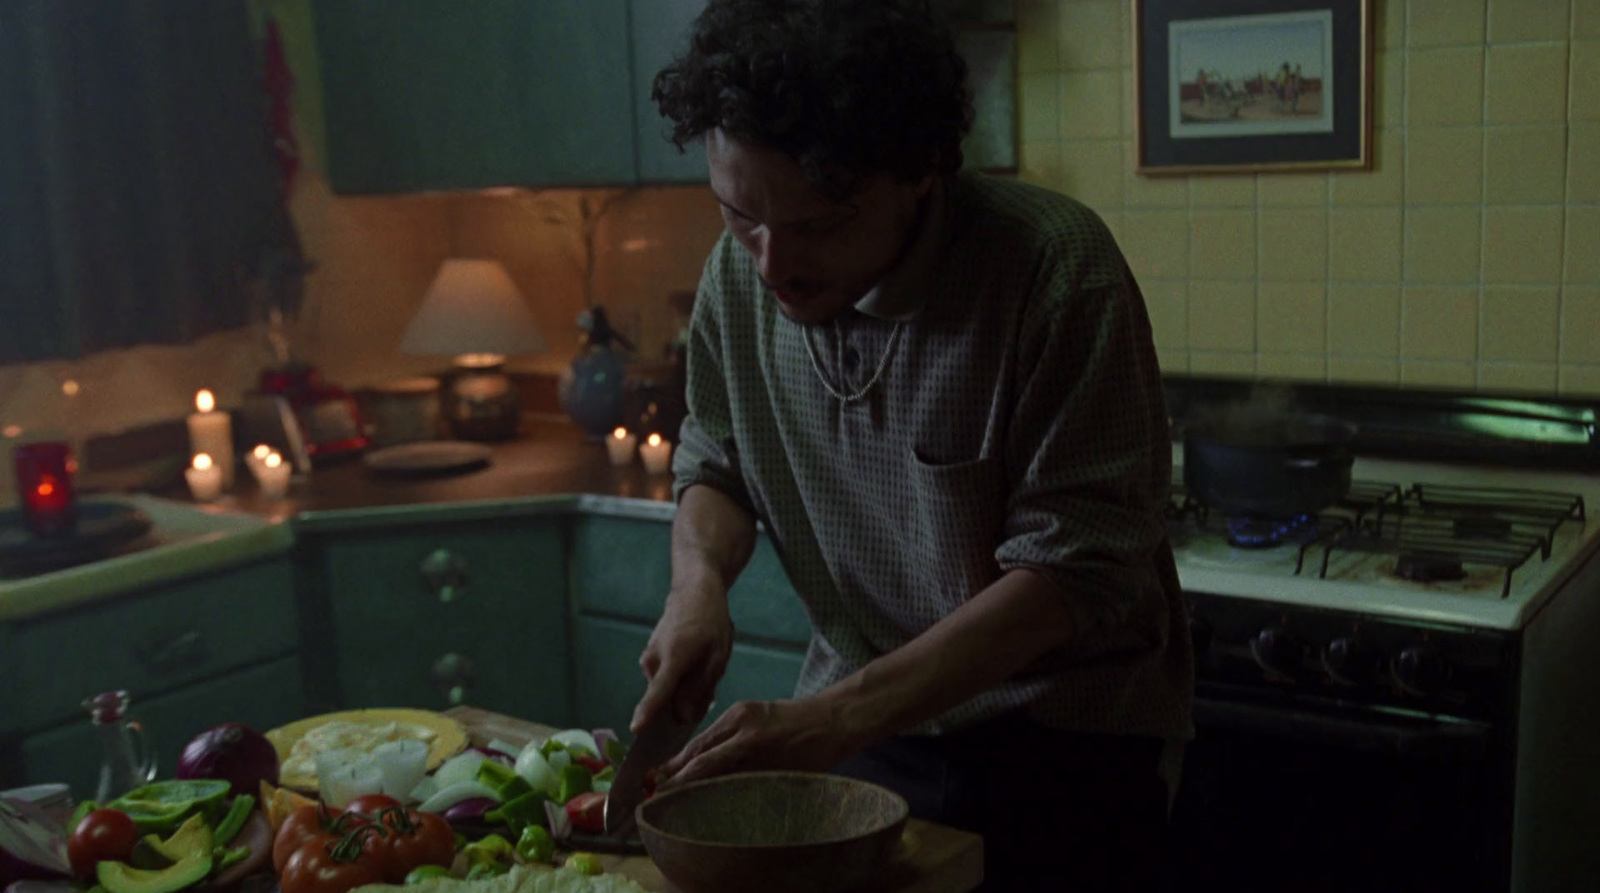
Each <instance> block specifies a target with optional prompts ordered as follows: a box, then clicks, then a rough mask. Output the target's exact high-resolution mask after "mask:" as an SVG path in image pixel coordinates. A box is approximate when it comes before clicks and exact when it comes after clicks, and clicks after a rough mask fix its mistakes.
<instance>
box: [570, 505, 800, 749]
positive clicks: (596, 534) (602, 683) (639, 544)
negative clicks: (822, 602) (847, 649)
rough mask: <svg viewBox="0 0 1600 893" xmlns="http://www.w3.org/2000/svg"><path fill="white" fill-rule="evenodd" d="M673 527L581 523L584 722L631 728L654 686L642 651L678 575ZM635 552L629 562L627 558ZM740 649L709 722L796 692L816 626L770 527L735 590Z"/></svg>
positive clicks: (579, 638)
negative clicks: (643, 668)
mask: <svg viewBox="0 0 1600 893" xmlns="http://www.w3.org/2000/svg"><path fill="white" fill-rule="evenodd" d="M670 542H671V525H670V524H669V523H665V522H662V521H652V520H643V519H635V518H622V517H610V516H604V515H595V514H589V515H583V516H580V517H579V518H578V519H577V521H576V523H575V525H574V528H573V543H572V567H571V573H572V577H573V590H574V601H575V605H576V608H577V612H578V613H577V617H576V620H575V625H574V643H573V647H574V650H575V654H574V674H575V676H574V685H575V697H574V702H575V709H576V711H577V713H576V722H577V725H580V726H584V727H595V728H606V727H610V728H617V729H622V728H625V727H626V726H627V723H628V720H629V718H630V717H631V716H632V715H633V708H634V705H635V704H637V703H638V700H639V697H640V695H642V694H643V693H644V677H643V675H642V674H641V673H640V671H639V655H640V654H641V653H642V652H643V651H644V646H645V644H646V643H647V642H648V641H649V640H650V631H651V629H652V628H653V627H654V625H655V622H656V620H657V619H658V618H659V617H660V616H661V607H662V604H663V602H664V601H665V599H666V594H667V587H668V584H669V582H670V579H671V577H670V574H671V558H670V554H669V547H670ZM619 556H627V558H626V560H618V559H619ZM729 608H730V611H731V613H732V615H733V623H734V635H735V641H734V647H733V654H732V656H731V657H730V659H729V661H728V670H727V673H726V674H724V676H723V679H722V683H721V684H720V685H719V686H718V688H717V696H716V705H715V707H714V709H713V712H712V715H711V716H709V717H707V721H708V722H709V721H710V720H711V719H714V718H715V717H716V716H717V715H719V714H720V713H721V712H722V711H723V710H726V709H727V708H728V707H731V706H732V705H733V704H734V703H736V702H738V701H741V700H772V699H776V698H787V697H790V696H791V695H793V694H794V685H795V681H796V680H797V679H798V678H799V676H800V666H801V663H802V662H803V660H804V654H805V647H806V645H807V643H808V642H809V641H810V637H811V626H810V622H809V620H808V619H807V618H806V614H805V611H804V609H803V608H802V606H801V604H800V600H799V598H798V597H797V596H796V595H795V592H794V589H793V588H792V587H791V586H790V585H789V582H788V579H787V578H786V577H785V576H784V573H783V567H782V564H781V563H780V562H779V561H778V557H777V554H776V552H775V551H774V550H773V548H772V544H771V542H770V541H769V540H768V539H767V537H766V535H765V534H762V535H761V536H760V538H759V539H758V540H757V544H756V550H755V552H754V554H753V555H752V557H751V560H750V564H749V565H748V566H747V567H746V568H745V570H744V572H743V573H742V574H741V575H740V576H739V579H738V581H737V582H735V584H734V587H733V589H732V591H731V592H730V593H729Z"/></svg>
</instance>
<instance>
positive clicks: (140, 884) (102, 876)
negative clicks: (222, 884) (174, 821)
mask: <svg viewBox="0 0 1600 893" xmlns="http://www.w3.org/2000/svg"><path fill="white" fill-rule="evenodd" d="M210 873H211V854H210V853H207V854H205V855H204V856H185V857H184V858H182V859H180V860H178V861H177V862H174V863H173V864H172V866H171V867H170V868H160V869H156V870H154V871H147V870H145V869H142V868H134V867H133V866H131V865H128V864H126V863H123V862H101V863H100V864H99V865H97V866H95V878H96V880H98V881H99V882H100V886H102V887H105V888H106V893H175V891H177V890H182V889H183V888H184V887H187V886H189V885H190V884H197V883H199V882H200V881H202V880H205V877H206V875H208V874H210Z"/></svg>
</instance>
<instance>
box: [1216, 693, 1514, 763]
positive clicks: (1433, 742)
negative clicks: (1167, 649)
mask: <svg viewBox="0 0 1600 893" xmlns="http://www.w3.org/2000/svg"><path fill="white" fill-rule="evenodd" d="M1194 719H1195V724H1196V725H1197V726H1199V733H1198V734H1199V735H1201V736H1204V735H1205V728H1206V727H1207V726H1212V727H1217V728H1225V729H1234V730H1242V731H1249V732H1256V733H1263V734H1268V735H1273V736H1275V737H1280V738H1286V739H1290V740H1296V741H1307V742H1311V743H1315V744H1319V745H1324V746H1330V747H1339V748H1343V749H1346V750H1355V751H1360V752H1364V753H1380V754H1393V755H1398V756H1404V757H1426V756H1435V755H1440V754H1445V753H1451V754H1460V753H1462V752H1463V751H1466V752H1469V753H1470V752H1479V751H1481V750H1482V749H1483V748H1485V747H1486V746H1487V744H1488V741H1489V738H1490V732H1491V729H1490V726H1489V725H1488V724H1487V723H1481V722H1473V721H1468V720H1426V719H1408V718H1405V717H1382V716H1373V715H1362V716H1356V715H1349V716H1336V715H1330V714H1327V713H1317V712H1312V711H1309V710H1301V709H1296V708H1293V707H1289V706H1287V705H1272V706H1267V705H1263V704H1249V703H1242V702H1239V701H1223V700H1216V699H1214V698H1207V697H1204V696H1197V697H1196V698H1195V700H1194Z"/></svg>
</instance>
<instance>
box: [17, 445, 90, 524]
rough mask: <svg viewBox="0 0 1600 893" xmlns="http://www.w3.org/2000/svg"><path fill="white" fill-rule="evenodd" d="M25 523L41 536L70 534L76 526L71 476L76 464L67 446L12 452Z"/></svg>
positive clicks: (44, 446) (70, 449) (24, 448)
mask: <svg viewBox="0 0 1600 893" xmlns="http://www.w3.org/2000/svg"><path fill="white" fill-rule="evenodd" d="M11 457H12V463H13V466H14V468H15V471H16V479H17V494H18V495H19V496H20V497H21V499H22V517H23V522H24V523H25V524H26V525H27V527H28V529H29V530H30V531H32V532H33V533H34V534H36V535H38V536H56V535H59V534H67V533H71V532H72V530H73V529H74V527H75V525H76V524H77V508H76V503H77V499H76V497H75V495H74V494H73V489H72V475H73V472H75V471H76V470H77V464H78V463H77V460H76V459H74V458H73V456H72V448H71V447H69V446H67V445H66V444H64V443H30V444H23V445H21V446H18V447H15V448H14V449H13V450H12V451H11Z"/></svg>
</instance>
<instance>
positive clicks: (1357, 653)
mask: <svg viewBox="0 0 1600 893" xmlns="http://www.w3.org/2000/svg"><path fill="white" fill-rule="evenodd" d="M1322 669H1323V670H1325V671H1326V672H1327V674H1328V676H1330V677H1331V678H1332V679H1333V680H1334V681H1336V682H1342V683H1344V684H1345V685H1371V684H1372V683H1374V682H1377V681H1378V679H1379V677H1380V675H1381V674H1382V672H1383V658H1382V656H1381V655H1379V654H1378V652H1377V651H1376V650H1375V649H1373V648H1370V647H1368V646H1366V645H1363V644H1362V643H1361V642H1359V641H1357V640H1356V639H1355V638H1354V637H1352V636H1340V637H1339V638H1337V639H1334V640H1333V641H1331V642H1329V643H1328V644H1327V645H1325V646H1323V648H1322Z"/></svg>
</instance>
